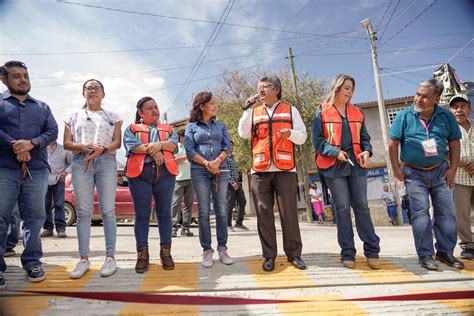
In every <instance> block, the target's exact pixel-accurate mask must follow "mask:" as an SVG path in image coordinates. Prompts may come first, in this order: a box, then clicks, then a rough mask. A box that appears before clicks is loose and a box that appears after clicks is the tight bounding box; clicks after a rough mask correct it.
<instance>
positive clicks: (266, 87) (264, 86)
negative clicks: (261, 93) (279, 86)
mask: <svg viewBox="0 0 474 316" xmlns="http://www.w3.org/2000/svg"><path fill="white" fill-rule="evenodd" d="M269 88H273V86H272V85H271V84H266V85H263V86H260V87H258V89H259V90H260V89H269Z"/></svg>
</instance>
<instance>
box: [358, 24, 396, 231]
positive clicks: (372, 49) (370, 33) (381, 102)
mask: <svg viewBox="0 0 474 316" xmlns="http://www.w3.org/2000/svg"><path fill="white" fill-rule="evenodd" d="M360 23H361V24H362V25H363V26H364V27H365V28H366V29H367V35H368V36H369V40H370V52H371V56H372V66H373V69H374V79H375V90H376V91H377V101H378V104H379V116H380V127H381V129H382V137H383V145H384V156H385V160H386V161H387V170H388V181H389V186H390V188H391V190H392V192H393V194H394V195H395V198H396V199H397V201H400V198H399V196H398V190H397V188H396V187H395V185H394V183H395V180H396V179H395V177H394V176H393V169H392V164H391V162H390V157H389V154H388V137H387V126H388V120H387V115H385V113H386V110H385V103H384V99H383V93H382V84H381V82H380V73H379V65H378V62H377V43H376V40H377V36H376V34H377V33H376V32H374V31H373V29H372V23H370V19H369V18H367V19H365V20H363V21H361V22H360ZM397 212H398V222H399V224H402V223H403V214H402V210H401V207H399V208H398V211H397Z"/></svg>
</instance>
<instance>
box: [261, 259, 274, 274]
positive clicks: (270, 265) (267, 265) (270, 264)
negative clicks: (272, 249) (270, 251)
mask: <svg viewBox="0 0 474 316" xmlns="http://www.w3.org/2000/svg"><path fill="white" fill-rule="evenodd" d="M262 268H263V271H266V272H270V271H273V270H274V269H275V258H265V261H264V262H263V265H262Z"/></svg>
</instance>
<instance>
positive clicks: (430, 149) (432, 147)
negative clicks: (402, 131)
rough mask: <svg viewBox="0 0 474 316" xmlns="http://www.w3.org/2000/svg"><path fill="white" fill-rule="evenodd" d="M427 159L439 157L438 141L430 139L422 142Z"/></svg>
mask: <svg viewBox="0 0 474 316" xmlns="http://www.w3.org/2000/svg"><path fill="white" fill-rule="evenodd" d="M421 145H422V146H423V151H424V152H425V157H433V156H438V149H437V148H436V141H435V139H434V138H430V139H427V140H424V141H422V142H421Z"/></svg>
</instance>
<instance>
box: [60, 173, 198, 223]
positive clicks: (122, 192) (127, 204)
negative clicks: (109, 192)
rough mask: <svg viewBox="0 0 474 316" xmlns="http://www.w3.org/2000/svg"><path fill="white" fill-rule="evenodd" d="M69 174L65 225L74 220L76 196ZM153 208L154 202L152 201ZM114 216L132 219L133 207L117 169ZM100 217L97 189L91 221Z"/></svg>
mask: <svg viewBox="0 0 474 316" xmlns="http://www.w3.org/2000/svg"><path fill="white" fill-rule="evenodd" d="M71 180H72V179H71V175H68V176H67V178H66V185H65V186H66V189H65V195H64V213H65V218H66V225H68V226H71V225H73V224H74V223H75V222H76V218H77V216H76V196H75V194H74V188H73V187H72V181H71ZM153 208H154V202H153ZM196 214H197V202H196V199H194V203H193V221H194V222H196ZM115 216H116V217H117V219H119V220H120V219H134V218H135V209H134V208H133V201H132V196H131V195H130V190H129V189H128V182H127V181H126V177H125V175H124V171H123V170H119V171H118V175H117V191H116V195H115ZM101 221H102V217H101V216H100V212H99V203H98V201H97V191H95V190H94V212H93V213H92V222H93V223H100V222H101ZM151 221H153V222H156V213H155V212H151Z"/></svg>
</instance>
